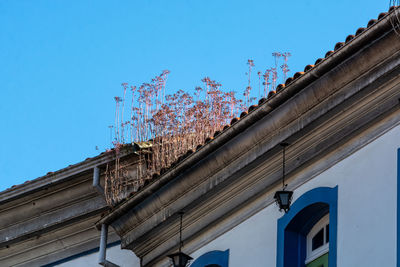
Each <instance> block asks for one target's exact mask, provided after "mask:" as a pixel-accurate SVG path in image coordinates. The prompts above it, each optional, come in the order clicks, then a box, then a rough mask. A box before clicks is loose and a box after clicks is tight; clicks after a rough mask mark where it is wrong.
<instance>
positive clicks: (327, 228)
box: [325, 224, 329, 243]
mask: <svg viewBox="0 0 400 267" xmlns="http://www.w3.org/2000/svg"><path fill="white" fill-rule="evenodd" d="M325 240H326V241H325V243H329V224H328V225H327V226H326V238H325Z"/></svg>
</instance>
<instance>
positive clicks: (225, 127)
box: [223, 124, 231, 131]
mask: <svg viewBox="0 0 400 267" xmlns="http://www.w3.org/2000/svg"><path fill="white" fill-rule="evenodd" d="M229 127H231V126H230V125H229V124H227V125H225V126H224V128H223V130H224V131H225V130H226V129H228V128H229Z"/></svg>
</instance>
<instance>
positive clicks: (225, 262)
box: [190, 249, 229, 267]
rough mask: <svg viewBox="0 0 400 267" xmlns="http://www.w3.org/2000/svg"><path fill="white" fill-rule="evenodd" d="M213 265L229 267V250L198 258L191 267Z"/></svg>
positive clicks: (209, 253) (213, 252) (214, 251)
mask: <svg viewBox="0 0 400 267" xmlns="http://www.w3.org/2000/svg"><path fill="white" fill-rule="evenodd" d="M211 264H218V265H219V266H221V267H228V266H229V249H227V250H225V251H221V250H213V251H210V252H207V253H205V254H203V255H201V256H200V257H198V258H197V259H196V260H195V261H194V262H193V263H192V264H191V265H190V267H204V266H207V265H211Z"/></svg>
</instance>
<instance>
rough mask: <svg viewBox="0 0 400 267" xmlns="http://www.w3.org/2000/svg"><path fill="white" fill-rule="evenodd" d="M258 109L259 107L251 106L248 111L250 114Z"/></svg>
mask: <svg viewBox="0 0 400 267" xmlns="http://www.w3.org/2000/svg"><path fill="white" fill-rule="evenodd" d="M257 107H258V105H251V106H250V107H249V109H248V110H247V111H248V112H252V111H253V110H255V109H256V108H257Z"/></svg>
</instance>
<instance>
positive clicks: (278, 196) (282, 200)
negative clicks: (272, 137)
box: [274, 143, 293, 213]
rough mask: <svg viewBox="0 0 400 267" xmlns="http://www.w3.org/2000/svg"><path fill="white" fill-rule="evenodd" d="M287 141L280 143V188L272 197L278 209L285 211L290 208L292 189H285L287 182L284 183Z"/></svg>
mask: <svg viewBox="0 0 400 267" xmlns="http://www.w3.org/2000/svg"><path fill="white" fill-rule="evenodd" d="M288 145H289V144H288V143H281V146H282V148H283V149H282V150H283V157H282V161H283V164H282V190H280V191H276V192H275V195H274V198H275V202H276V204H277V205H278V207H279V210H283V211H285V213H287V212H288V211H289V209H290V203H291V202H292V196H293V191H287V190H285V188H286V186H287V184H285V148H286V147H287V146H288Z"/></svg>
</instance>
